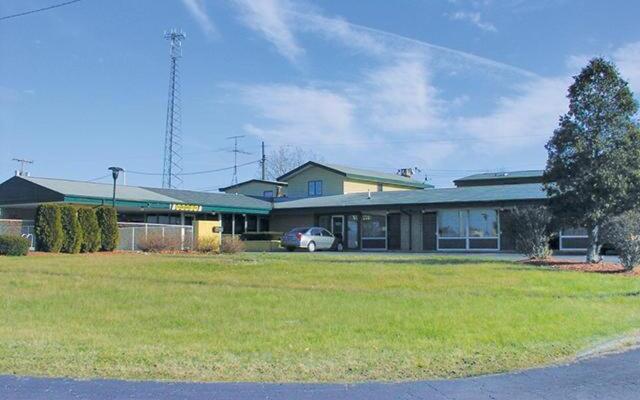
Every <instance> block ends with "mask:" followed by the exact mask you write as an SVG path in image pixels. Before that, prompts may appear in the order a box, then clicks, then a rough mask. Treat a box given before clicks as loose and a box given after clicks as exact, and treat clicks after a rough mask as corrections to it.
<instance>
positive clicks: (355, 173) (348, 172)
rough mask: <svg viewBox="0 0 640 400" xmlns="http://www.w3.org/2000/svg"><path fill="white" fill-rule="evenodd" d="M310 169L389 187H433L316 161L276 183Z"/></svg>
mask: <svg viewBox="0 0 640 400" xmlns="http://www.w3.org/2000/svg"><path fill="white" fill-rule="evenodd" d="M311 167H319V168H323V169H326V170H328V171H332V172H335V173H336V174H339V175H342V176H344V177H347V178H349V179H354V180H361V181H370V182H380V183H387V184H390V185H400V186H406V187H412V188H415V189H427V188H433V185H429V184H426V183H422V182H419V181H416V180H414V179H411V178H407V177H405V176H400V175H396V174H390V173H385V172H378V171H371V170H367V169H360V168H353V167H347V166H344V165H338V164H325V163H319V162H316V161H309V162H306V163H304V164H302V165H301V166H299V167H297V168H294V169H292V170H291V171H289V172H287V173H286V174H284V175H282V176H279V177H278V181H286V180H287V179H289V178H291V177H293V176H295V175H297V174H299V173H300V172H302V171H305V170H306V169H308V168H311Z"/></svg>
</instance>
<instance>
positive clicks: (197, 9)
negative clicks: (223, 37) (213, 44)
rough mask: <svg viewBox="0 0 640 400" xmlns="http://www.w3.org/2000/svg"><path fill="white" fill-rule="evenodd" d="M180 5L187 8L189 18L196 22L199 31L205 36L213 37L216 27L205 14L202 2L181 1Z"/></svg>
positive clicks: (197, 0) (192, 0)
mask: <svg viewBox="0 0 640 400" xmlns="http://www.w3.org/2000/svg"><path fill="white" fill-rule="evenodd" d="M182 4H184V6H185V7H186V8H187V10H188V11H189V13H190V14H191V16H192V17H193V18H194V19H195V20H196V22H197V23H198V25H200V29H202V31H203V32H204V33H205V35H207V36H213V35H215V34H216V33H217V30H216V27H215V25H214V24H213V22H212V21H211V18H209V15H208V14H207V10H206V7H205V5H204V0H182Z"/></svg>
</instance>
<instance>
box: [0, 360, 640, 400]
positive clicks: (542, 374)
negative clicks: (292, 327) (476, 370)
mask: <svg viewBox="0 0 640 400" xmlns="http://www.w3.org/2000/svg"><path fill="white" fill-rule="evenodd" d="M0 399H4V400H14V399H16V400H17V399H25V400H26V399H28V400H40V399H42V400H44V399H46V400H62V399H64V400H66V399H94V400H107V399H108V400H112V399H114V400H115V399H143V400H146V399H172V400H178V399H189V400H191V399H198V400H199V399H216V400H251V399H304V400H308V399H331V400H341V399H349V400H360V399H361V400H365V399H366V400H378V399H393V400H400V399H428V400H431V399H433V400H463V399H465V400H484V399H493V400H502V399H504V400H529V399H536V400H542V399H544V400H556V399H558V400H560V399H562V400H578V399H580V400H582V399H585V400H586V399H593V400H595V399H607V400H632V399H633V400H637V399H640V350H633V351H629V352H626V353H622V354H616V355H610V356H606V357H601V358H594V359H590V360H586V361H581V362H578V363H575V364H570V365H563V366H557V367H549V368H541V369H535V370H529V371H526V372H518V373H513V374H505V375H492V376H484V377H479V378H470V379H459V380H443V381H422V382H412V383H393V384H384V383H363V384H356V385H336V384H331V385H322V384H309V385H306V384H254V383H166V382H127V381H116V380H90V381H79V380H71V379H51V378H18V377H14V376H0Z"/></svg>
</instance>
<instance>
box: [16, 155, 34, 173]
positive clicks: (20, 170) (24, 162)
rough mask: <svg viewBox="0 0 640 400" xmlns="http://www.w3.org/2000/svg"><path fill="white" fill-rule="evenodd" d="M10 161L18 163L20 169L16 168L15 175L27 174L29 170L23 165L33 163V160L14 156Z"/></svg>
mask: <svg viewBox="0 0 640 400" xmlns="http://www.w3.org/2000/svg"><path fill="white" fill-rule="evenodd" d="M12 161H15V162H17V163H20V169H18V170H16V176H29V172H28V171H25V170H24V167H25V165H27V164H33V160H25V159H24V158H14V159H13V160H12Z"/></svg>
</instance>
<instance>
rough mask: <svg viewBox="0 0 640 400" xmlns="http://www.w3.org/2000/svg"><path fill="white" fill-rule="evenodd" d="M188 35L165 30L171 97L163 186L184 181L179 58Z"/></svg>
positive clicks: (175, 184)
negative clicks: (167, 43) (181, 176)
mask: <svg viewBox="0 0 640 400" xmlns="http://www.w3.org/2000/svg"><path fill="white" fill-rule="evenodd" d="M186 37H187V35H185V34H184V32H182V31H179V30H176V29H172V30H171V31H170V32H165V34H164V38H165V39H167V40H169V42H170V45H169V61H170V69H169V99H168V101H167V120H166V124H165V136H164V162H163V168H162V187H163V188H169V189H171V188H175V187H177V186H179V185H180V183H182V178H180V173H181V172H182V156H181V153H182V151H181V150H182V148H181V147H182V141H181V137H180V130H181V126H182V108H181V106H180V82H179V79H178V78H179V70H178V59H179V58H181V57H182V41H183V40H184V39H186Z"/></svg>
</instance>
